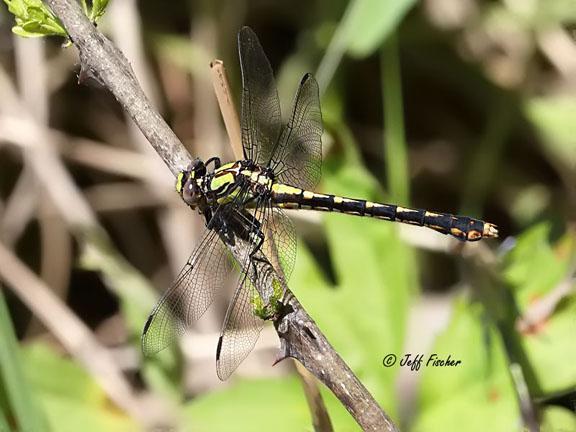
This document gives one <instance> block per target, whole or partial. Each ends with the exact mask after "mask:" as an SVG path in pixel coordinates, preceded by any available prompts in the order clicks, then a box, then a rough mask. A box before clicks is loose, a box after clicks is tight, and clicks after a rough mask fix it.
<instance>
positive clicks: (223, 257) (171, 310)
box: [142, 229, 232, 355]
mask: <svg viewBox="0 0 576 432" xmlns="http://www.w3.org/2000/svg"><path fill="white" fill-rule="evenodd" d="M231 270H232V257H231V256H230V252H229V251H228V250H227V249H226V247H225V246H224V244H223V243H222V241H221V240H220V238H219V236H218V233H217V232H216V231H213V230H209V229H206V231H205V232H204V234H203V236H202V238H201V240H200V242H199V244H198V245H197V246H196V249H195V250H194V252H192V255H191V256H190V258H189V259H188V262H187V263H186V265H185V266H184V268H183V269H182V271H181V272H180V275H179V276H178V278H177V279H176V281H175V282H174V284H173V285H172V287H171V288H170V289H169V290H168V291H166V293H164V295H163V296H162V298H161V299H160V301H159V302H158V304H157V305H156V307H155V308H154V310H153V311H152V313H151V314H150V316H149V317H148V320H147V321H146V325H145V327H144V332H143V334H142V350H143V351H144V354H145V355H151V354H154V353H157V352H158V351H161V350H162V349H164V348H166V347H167V346H168V345H169V344H171V343H172V342H174V340H175V339H176V338H177V337H178V336H179V335H180V334H181V333H182V332H183V331H184V329H185V328H186V327H188V326H190V324H191V323H193V322H194V321H196V320H197V319H199V318H200V317H201V316H202V314H204V312H205V311H206V309H208V307H209V306H210V305H211V304H212V301H213V300H214V296H215V294H216V292H217V291H218V290H219V289H220V287H221V286H222V285H223V284H224V282H225V281H226V279H227V277H228V276H229V275H230V272H231Z"/></svg>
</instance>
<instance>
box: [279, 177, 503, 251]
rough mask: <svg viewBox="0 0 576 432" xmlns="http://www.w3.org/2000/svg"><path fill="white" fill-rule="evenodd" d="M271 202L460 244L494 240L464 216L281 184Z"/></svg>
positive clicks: (492, 232) (489, 228)
mask: <svg viewBox="0 0 576 432" xmlns="http://www.w3.org/2000/svg"><path fill="white" fill-rule="evenodd" d="M272 201H273V203H274V204H275V205H277V206H278V207H281V208H288V209H308V210H319V211H337V212H341V213H345V214H350V215H355V216H370V217H375V218H378V219H384V220H388V221H391V222H402V223H407V224H411V225H417V226H425V227H428V228H431V229H433V230H435V231H438V232H440V233H442V234H448V235H451V236H453V237H456V238H457V239H459V240H464V241H476V240H480V239H481V238H486V237H497V236H498V230H497V229H496V226H494V225H492V224H490V223H487V222H484V221H482V220H479V219H474V218H470V217H467V216H455V215H452V214H448V213H435V212H430V211H427V210H421V209H412V208H406V207H400V206H396V205H394V204H384V203H376V202H372V201H365V200H361V199H354V198H345V197H341V196H336V195H326V194H317V193H314V192H310V191H306V190H302V189H299V188H295V187H291V186H287V185H283V184H274V185H273V187H272Z"/></svg>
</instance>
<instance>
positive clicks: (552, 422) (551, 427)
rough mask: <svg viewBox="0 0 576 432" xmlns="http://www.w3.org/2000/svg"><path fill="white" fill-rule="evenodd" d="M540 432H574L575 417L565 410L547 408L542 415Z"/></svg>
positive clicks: (554, 407) (553, 407)
mask: <svg viewBox="0 0 576 432" xmlns="http://www.w3.org/2000/svg"><path fill="white" fill-rule="evenodd" d="M541 424H542V431H545V432H548V431H550V432H563V431H566V432H568V431H576V415H575V414H574V412H572V411H570V410H567V409H566V408H560V407H556V406H551V407H547V408H545V409H544V412H543V413H542V423H541Z"/></svg>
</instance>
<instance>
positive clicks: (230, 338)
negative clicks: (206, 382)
mask: <svg viewBox="0 0 576 432" xmlns="http://www.w3.org/2000/svg"><path fill="white" fill-rule="evenodd" d="M256 295H258V294H257V293H256V290H255V288H254V285H253V284H252V282H251V281H250V279H249V278H248V277H247V276H246V275H244V277H243V278H241V280H240V284H239V285H238V287H237V288H236V292H235V293H234V298H233V299H232V301H231V302H230V304H229V306H228V310H227V311H226V318H225V319H224V325H223V326H222V333H221V335H220V339H219V340H218V348H217V350H216V372H217V374H218V378H220V379H221V380H222V381H224V380H226V379H228V377H229V376H230V375H231V374H232V372H234V371H235V370H236V368H237V367H238V366H239V365H240V363H242V361H243V360H244V359H245V358H246V357H247V356H248V354H250V351H252V349H253V348H254V345H255V344H256V341H257V340H258V337H259V336H260V331H261V330H262V327H263V325H264V321H263V320H262V319H261V318H259V317H258V316H256V315H255V314H254V303H253V299H254V298H255V297H254V296H256Z"/></svg>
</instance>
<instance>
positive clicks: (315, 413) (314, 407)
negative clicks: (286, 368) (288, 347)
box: [294, 360, 334, 432]
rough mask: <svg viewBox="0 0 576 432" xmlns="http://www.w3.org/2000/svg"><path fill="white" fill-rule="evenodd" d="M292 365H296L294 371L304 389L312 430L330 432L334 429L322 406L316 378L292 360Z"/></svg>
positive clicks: (322, 402)
mask: <svg viewBox="0 0 576 432" xmlns="http://www.w3.org/2000/svg"><path fill="white" fill-rule="evenodd" d="M294 364H295V365H296V371H297V372H298V375H299V376H300V381H301V382H302V387H304V394H305V395H306V401H307V402H308V408H309V409H310V413H311V414H312V424H313V425H314V430H315V431H316V432H332V431H333V430H334V428H333V427H332V422H331V421H330V416H329V415H328V411H327V410H326V405H324V400H323V399H322V394H321V393H320V388H319V387H318V382H317V381H316V378H315V377H314V375H312V374H311V373H310V372H308V370H307V369H306V368H305V367H304V366H302V365H301V364H300V362H298V361H296V360H294Z"/></svg>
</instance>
